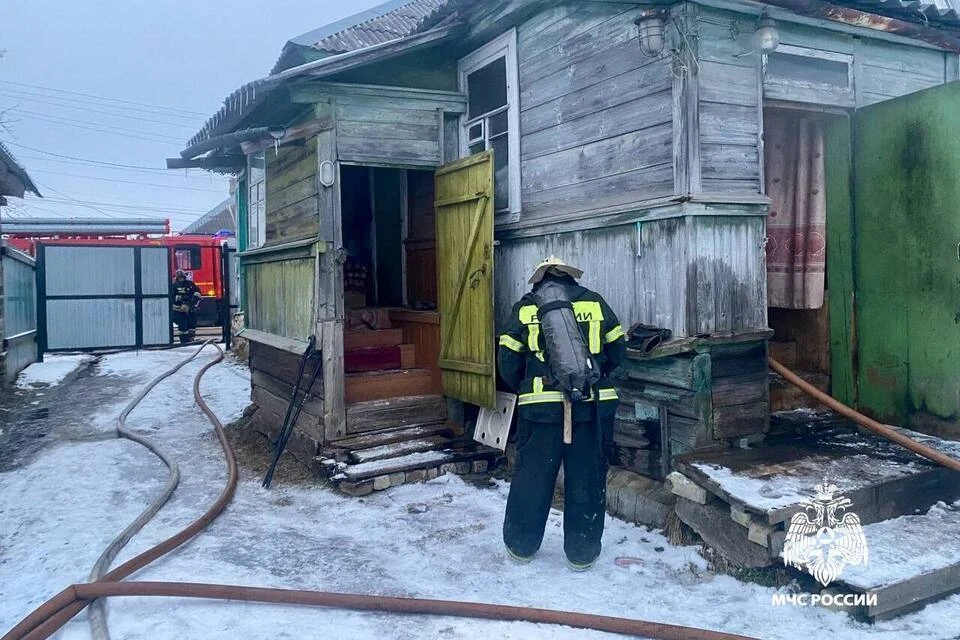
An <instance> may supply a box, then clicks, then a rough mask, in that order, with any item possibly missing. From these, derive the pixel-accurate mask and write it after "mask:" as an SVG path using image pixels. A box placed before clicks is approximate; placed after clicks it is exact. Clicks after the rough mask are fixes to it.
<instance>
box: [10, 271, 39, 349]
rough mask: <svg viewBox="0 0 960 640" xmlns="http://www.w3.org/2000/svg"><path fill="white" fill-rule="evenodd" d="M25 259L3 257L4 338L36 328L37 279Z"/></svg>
mask: <svg viewBox="0 0 960 640" xmlns="http://www.w3.org/2000/svg"><path fill="white" fill-rule="evenodd" d="M34 274H35V271H34V267H33V266H31V265H30V264H28V263H27V262H26V261H20V260H15V259H12V258H9V257H4V259H3V326H4V336H3V337H4V338H10V337H12V336H15V335H18V334H21V333H24V332H26V331H34V330H36V328H37V281H36V278H35V275H34Z"/></svg>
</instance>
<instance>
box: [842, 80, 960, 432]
mask: <svg viewBox="0 0 960 640" xmlns="http://www.w3.org/2000/svg"><path fill="white" fill-rule="evenodd" d="M958 104H960V83H956V82H955V83H952V84H948V85H944V86H941V87H936V88H933V89H929V90H926V91H921V92H919V93H915V94H911V95H908V96H904V97H902V98H898V99H895V100H890V101H887V102H883V103H880V104H876V105H873V106H870V107H868V108H865V109H863V110H861V111H859V112H857V113H856V114H855V115H854V118H853V126H852V133H853V135H852V145H851V149H852V159H853V184H852V189H851V191H852V194H853V219H852V225H851V227H852V238H853V243H852V245H853V246H852V248H853V252H852V253H853V259H852V263H853V285H854V293H855V300H856V302H855V306H856V319H855V325H856V354H857V358H856V360H855V363H856V364H855V367H856V369H855V370H856V378H857V384H858V391H859V393H858V404H859V405H860V406H861V407H862V408H864V409H866V410H868V411H869V412H870V413H872V414H875V415H877V416H879V417H880V418H881V419H885V420H890V421H895V422H897V423H898V424H906V423H908V422H909V423H910V424H912V426H914V427H915V428H918V429H920V430H922V431H927V432H931V433H934V432H938V431H940V430H941V429H942V428H944V427H945V428H946V429H947V430H955V429H956V428H957V427H958V422H957V420H958V417H960V392H958V389H960V366H958V358H960V109H958V108H957V105H958Z"/></svg>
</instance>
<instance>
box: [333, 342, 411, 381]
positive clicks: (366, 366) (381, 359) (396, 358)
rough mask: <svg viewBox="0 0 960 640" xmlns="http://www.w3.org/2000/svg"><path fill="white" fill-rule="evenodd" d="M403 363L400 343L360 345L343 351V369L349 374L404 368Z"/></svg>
mask: <svg viewBox="0 0 960 640" xmlns="http://www.w3.org/2000/svg"><path fill="white" fill-rule="evenodd" d="M402 363H403V357H402V352H401V347H400V345H391V346H387V347H360V348H358V349H348V350H346V351H344V353H343V370H344V372H345V373H348V374H350V373H366V372H370V371H386V370H390V369H403V368H405V367H403V366H402Z"/></svg>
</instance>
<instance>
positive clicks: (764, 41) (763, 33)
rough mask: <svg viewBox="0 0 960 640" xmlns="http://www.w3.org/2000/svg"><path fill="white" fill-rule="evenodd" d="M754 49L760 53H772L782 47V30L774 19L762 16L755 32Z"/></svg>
mask: <svg viewBox="0 0 960 640" xmlns="http://www.w3.org/2000/svg"><path fill="white" fill-rule="evenodd" d="M752 41H753V48H754V50H756V51H759V52H760V53H771V52H773V51H775V50H776V48H777V47H778V46H780V30H779V29H778V28H777V23H776V21H774V19H773V18H771V17H769V16H767V15H766V14H762V15H761V16H760V19H759V20H757V29H756V31H754V32H753V38H752Z"/></svg>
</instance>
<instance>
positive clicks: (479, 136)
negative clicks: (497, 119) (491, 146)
mask: <svg viewBox="0 0 960 640" xmlns="http://www.w3.org/2000/svg"><path fill="white" fill-rule="evenodd" d="M467 140H469V141H470V142H473V141H474V140H483V120H481V121H479V122H475V123H473V124H471V125H468V126H467Z"/></svg>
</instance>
